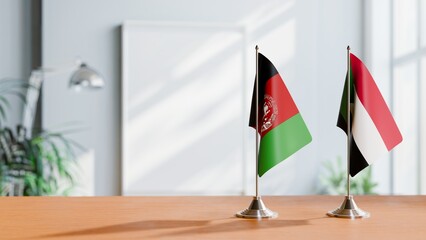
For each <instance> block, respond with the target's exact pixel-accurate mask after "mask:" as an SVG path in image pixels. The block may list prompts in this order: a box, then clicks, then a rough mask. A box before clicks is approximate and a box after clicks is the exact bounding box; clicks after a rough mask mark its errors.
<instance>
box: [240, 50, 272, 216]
mask: <svg viewBox="0 0 426 240" xmlns="http://www.w3.org/2000/svg"><path fill="white" fill-rule="evenodd" d="M255 49H256V83H255V101H256V173H255V174H256V195H255V196H254V197H253V200H252V201H251V203H250V205H249V207H248V208H246V209H244V210H242V211H239V212H237V214H235V216H237V217H240V218H257V219H262V218H276V217H277V216H278V213H276V212H273V211H271V210H269V209H268V208H267V207H266V206H265V204H264V203H263V201H262V198H261V197H260V195H259V171H258V170H259V46H257V45H256V47H255ZM262 97H263V96H262Z"/></svg>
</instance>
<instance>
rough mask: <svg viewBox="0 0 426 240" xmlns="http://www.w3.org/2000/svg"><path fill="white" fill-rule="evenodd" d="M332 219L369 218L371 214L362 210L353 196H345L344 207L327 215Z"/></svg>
mask: <svg viewBox="0 0 426 240" xmlns="http://www.w3.org/2000/svg"><path fill="white" fill-rule="evenodd" d="M327 215H328V216H330V217H339V218H351V219H355V218H368V217H370V213H368V212H365V211H363V210H361V209H360V208H359V207H358V206H357V205H356V203H355V200H354V199H353V196H352V195H349V196H345V200H343V203H342V205H341V206H340V207H339V208H337V209H336V210H333V211H329V212H328V213H327Z"/></svg>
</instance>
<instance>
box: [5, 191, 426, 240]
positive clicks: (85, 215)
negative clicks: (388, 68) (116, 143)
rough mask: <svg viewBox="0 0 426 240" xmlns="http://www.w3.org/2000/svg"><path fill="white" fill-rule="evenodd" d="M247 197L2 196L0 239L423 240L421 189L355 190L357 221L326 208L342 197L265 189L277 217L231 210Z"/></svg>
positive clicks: (425, 205)
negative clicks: (393, 192) (415, 192)
mask: <svg viewBox="0 0 426 240" xmlns="http://www.w3.org/2000/svg"><path fill="white" fill-rule="evenodd" d="M251 199H252V198H251V197H13V198H12V197H2V198H0V208H1V214H0V239H356V240H360V239H375V240H379V239H404V240H406V239H422V240H424V239H426V196H356V197H355V200H356V202H357V204H358V206H359V207H361V208H362V209H363V210H366V211H369V212H370V213H371V217H370V218H368V219H357V220H350V219H339V218H330V217H327V216H326V215H325V213H326V212H327V211H329V210H332V209H335V208H337V207H338V206H339V205H340V204H341V202H342V201H343V197H342V196H287V197H281V196H274V197H268V196H266V197H262V199H263V201H264V202H265V204H266V205H267V207H269V208H270V209H271V210H274V211H276V212H278V213H279V216H278V218H276V219H271V220H248V219H240V218H236V217H234V214H235V213H236V212H237V211H239V210H243V209H244V208H246V207H248V205H249V203H250V202H251Z"/></svg>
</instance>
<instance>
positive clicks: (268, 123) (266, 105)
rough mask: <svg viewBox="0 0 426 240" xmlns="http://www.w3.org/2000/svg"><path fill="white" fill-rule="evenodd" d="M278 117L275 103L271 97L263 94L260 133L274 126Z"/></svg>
mask: <svg viewBox="0 0 426 240" xmlns="http://www.w3.org/2000/svg"><path fill="white" fill-rule="evenodd" d="M277 115H278V108H277V103H276V102H275V100H274V98H272V96H270V95H268V94H265V97H264V102H263V119H262V128H261V130H260V131H261V132H262V133H263V132H264V131H266V130H268V129H269V128H271V127H272V125H273V124H274V121H275V119H276V118H277Z"/></svg>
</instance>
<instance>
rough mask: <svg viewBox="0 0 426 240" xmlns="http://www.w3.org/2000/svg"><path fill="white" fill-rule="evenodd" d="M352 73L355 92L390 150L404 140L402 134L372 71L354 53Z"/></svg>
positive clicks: (352, 56)
mask: <svg viewBox="0 0 426 240" xmlns="http://www.w3.org/2000/svg"><path fill="white" fill-rule="evenodd" d="M351 73H352V75H353V77H354V82H355V92H356V94H357V95H358V98H359V99H360V101H361V103H362V105H364V108H365V109H366V110H367V112H368V114H369V115H370V117H371V119H372V120H373V122H374V125H375V126H376V128H377V130H378V131H379V133H380V136H381V137H382V139H383V141H384V143H385V145H386V148H387V149H388V150H389V151H390V150H391V149H392V148H394V147H395V146H396V145H398V144H399V143H400V142H401V141H402V135H401V133H400V132H399V129H398V126H397V125H396V123H395V120H394V119H393V117H392V114H391V112H390V111H389V108H388V106H387V105H386V102H385V100H384V99H383V97H382V94H381V93H380V90H379V88H378V87H377V85H376V83H375V82H374V79H373V77H372V76H371V74H370V72H369V71H368V69H367V68H366V67H365V65H364V64H363V63H362V62H361V60H359V59H358V58H357V57H356V56H355V55H353V54H351ZM355 111H356V110H355Z"/></svg>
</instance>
